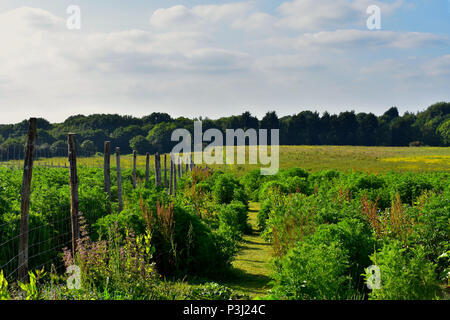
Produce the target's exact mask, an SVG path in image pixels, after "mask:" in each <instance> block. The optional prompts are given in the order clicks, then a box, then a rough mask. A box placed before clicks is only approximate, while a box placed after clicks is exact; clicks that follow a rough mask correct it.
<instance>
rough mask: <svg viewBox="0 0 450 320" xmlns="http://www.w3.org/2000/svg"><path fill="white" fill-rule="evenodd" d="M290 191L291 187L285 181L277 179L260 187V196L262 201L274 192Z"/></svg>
mask: <svg viewBox="0 0 450 320" xmlns="http://www.w3.org/2000/svg"><path fill="white" fill-rule="evenodd" d="M288 191H289V189H288V187H287V186H286V185H285V184H284V183H282V182H280V181H277V180H274V181H268V182H266V183H264V184H263V185H262V187H261V188H260V190H259V195H258V198H259V200H260V201H262V200H264V199H267V197H268V196H270V195H271V194H273V193H288Z"/></svg>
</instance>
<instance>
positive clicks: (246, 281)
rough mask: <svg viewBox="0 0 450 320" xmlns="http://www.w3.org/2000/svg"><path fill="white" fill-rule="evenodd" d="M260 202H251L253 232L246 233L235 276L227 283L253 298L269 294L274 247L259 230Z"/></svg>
mask: <svg viewBox="0 0 450 320" xmlns="http://www.w3.org/2000/svg"><path fill="white" fill-rule="evenodd" d="M259 209H260V204H259V203H252V202H251V203H250V207H249V223H250V224H251V226H252V234H251V235H245V236H244V237H243V239H244V241H243V242H242V244H241V248H240V251H239V253H238V255H237V256H236V259H235V260H234V262H233V267H234V268H235V270H234V271H235V275H236V276H235V277H234V278H233V279H231V280H229V281H227V283H224V284H225V285H227V286H228V287H231V288H233V289H235V290H238V291H241V292H243V293H245V294H248V295H249V296H250V297H251V298H254V297H257V296H259V297H262V296H264V295H266V294H267V290H268V289H269V287H268V282H269V280H270V279H269V274H270V260H271V258H272V247H271V246H270V244H269V243H267V242H265V241H264V240H263V239H262V238H261V237H260V233H259V231H258V226H257V215H258V211H259Z"/></svg>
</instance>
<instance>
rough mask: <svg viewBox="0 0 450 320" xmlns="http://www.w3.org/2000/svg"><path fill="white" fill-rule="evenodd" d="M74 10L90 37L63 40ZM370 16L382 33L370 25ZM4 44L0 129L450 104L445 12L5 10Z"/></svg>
mask: <svg viewBox="0 0 450 320" xmlns="http://www.w3.org/2000/svg"><path fill="white" fill-rule="evenodd" d="M69 5H78V6H79V7H80V9H81V30H68V29H67V27H66V20H67V18H68V14H67V13H66V9H67V7H68V6H69ZM369 5H377V6H378V7H380V9H381V30H368V28H367V26H366V21H367V18H368V17H369V15H368V14H367V13H366V9H367V7H368V6H369ZM0 39H2V41H3V44H2V46H1V48H2V50H1V51H0V111H1V114H2V117H1V118H0V123H12V122H17V121H20V120H22V119H25V118H28V117H30V116H39V117H45V118H47V119H49V120H50V121H54V122H58V121H62V120H64V119H65V118H66V117H67V116H69V115H72V114H78V113H83V114H92V113H119V114H132V115H135V116H142V115H146V114H149V113H151V112H155V111H163V112H168V113H170V114H171V115H173V116H181V115H183V116H188V117H196V116H203V117H205V116H208V117H211V118H217V117H220V116H227V115H231V114H239V113H242V112H243V111H245V110H249V111H250V112H252V113H253V114H255V115H257V116H259V117H261V116H262V115H264V113H265V112H266V111H269V110H276V111H277V113H278V114H279V115H280V116H283V115H288V114H294V113H298V112H300V111H302V110H306V109H308V110H317V111H319V112H323V111H325V110H328V111H330V112H333V113H338V112H340V111H344V110H355V111H357V112H373V113H375V114H380V113H382V112H384V111H385V110H387V109H388V108H389V107H391V106H393V105H395V106H397V107H398V108H399V109H400V111H403V112H404V111H413V112H416V111H419V110H423V109H424V108H426V107H427V106H428V105H430V104H432V103H434V102H437V101H449V100H450V97H449V96H450V94H449V93H450V85H449V83H450V1H448V0H415V1H407V0H391V1H380V0H375V1H373V0H285V1H273V0H272V1H269V0H249V1H236V0H235V1H231V0H230V1H206V0H203V1H183V0H178V1H172V0H164V1H162V0H152V1H145V0H130V1H121V0H113V1H111V0H109V1H106V0H96V1H88V0H85V1H75V0H69V1H65V0H47V1H40V0H33V1H23V0H21V1H19V0H2V2H1V3H0Z"/></svg>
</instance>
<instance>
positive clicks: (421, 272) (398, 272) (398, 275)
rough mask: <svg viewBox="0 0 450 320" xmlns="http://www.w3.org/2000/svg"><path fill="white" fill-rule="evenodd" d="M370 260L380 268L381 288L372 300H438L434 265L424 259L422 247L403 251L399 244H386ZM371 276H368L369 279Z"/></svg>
mask: <svg viewBox="0 0 450 320" xmlns="http://www.w3.org/2000/svg"><path fill="white" fill-rule="evenodd" d="M370 259H371V260H372V263H373V264H374V265H377V266H378V267H379V268H380V276H381V288H380V289H374V290H373V291H372V292H371V293H370V295H369V298H370V299H376V300H422V299H424V300H429V299H435V298H436V296H437V290H438V288H439V287H438V282H437V277H436V272H435V268H436V266H435V264H434V263H432V262H430V261H428V260H427V259H426V257H425V251H424V249H423V247H421V246H418V247H415V248H408V249H406V248H402V245H401V243H400V242H398V241H393V242H391V243H387V244H385V245H384V246H383V248H382V249H381V250H380V251H379V252H377V253H376V254H373V255H372V256H371V257H370ZM369 276H370V274H366V277H369Z"/></svg>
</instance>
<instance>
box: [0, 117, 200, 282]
mask: <svg viewBox="0 0 450 320" xmlns="http://www.w3.org/2000/svg"><path fill="white" fill-rule="evenodd" d="M30 121H31V120H30ZM23 134H24V135H26V134H27V133H26V132H24V133H23ZM42 144H43V143H42V142H41V141H39V137H37V138H36V141H35V144H34V145H35V148H34V152H33V166H32V168H33V169H32V180H31V185H30V195H29V196H30V201H29V202H30V203H29V213H27V215H28V216H27V229H28V231H27V232H26V234H24V233H22V232H21V230H22V229H21V226H22V225H21V223H23V221H24V220H23V218H24V210H23V209H22V207H21V200H22V199H21V190H22V192H23V183H25V178H24V176H25V175H24V163H25V158H26V156H27V155H26V148H25V150H24V148H23V147H22V150H21V149H20V148H19V147H17V146H16V145H12V146H10V147H3V148H2V149H1V150H0V270H3V271H4V274H5V277H6V278H7V279H8V280H10V281H13V280H17V279H18V278H20V275H19V274H20V270H19V269H20V266H19V265H20V257H19V256H20V252H21V251H20V241H21V239H22V241H26V243H27V248H28V249H27V258H26V260H27V270H35V269H40V268H42V267H44V268H45V270H47V271H49V270H55V271H56V272H58V273H60V272H64V270H65V265H64V260H63V249H64V248H72V249H73V243H74V242H73V241H74V231H73V228H72V223H73V220H72V218H73V217H72V215H73V210H72V209H73V207H72V206H71V204H72V197H73V193H72V188H70V183H69V182H70V180H71V179H70V178H69V172H70V170H72V169H71V165H70V163H69V147H68V146H67V145H66V146H63V145H61V146H57V147H53V148H48V147H47V146H45V147H41V146H42ZM110 150H115V149H113V148H110ZM76 153H77V156H76V163H77V167H78V168H80V169H81V168H89V169H91V170H85V171H82V172H81V175H82V176H83V177H82V178H83V179H86V180H88V179H89V178H90V176H96V182H95V183H96V185H95V186H94V187H93V188H95V187H97V189H98V188H101V189H102V192H103V187H104V186H105V185H106V181H103V179H97V178H98V176H101V177H103V171H106V166H105V158H104V155H103V154H99V153H96V152H92V151H88V150H82V149H81V148H77V150H76ZM161 158H162V157H161V156H160V155H149V154H146V155H138V154H132V155H124V156H121V157H120V168H121V170H127V169H132V170H133V173H132V176H131V178H132V180H133V181H132V183H133V187H136V168H141V169H144V168H145V169H146V182H148V180H149V175H150V171H151V172H152V173H153V174H154V183H155V184H156V185H160V186H164V187H166V188H167V189H168V192H169V193H170V194H176V176H177V175H178V177H179V178H180V177H181V176H182V175H183V172H185V171H188V170H189V171H191V170H192V169H193V167H194V165H193V163H192V158H191V159H187V158H185V159H184V160H181V159H177V160H175V159H174V158H173V159H172V160H171V156H166V157H164V158H163V159H164V160H166V161H167V160H168V162H166V161H164V162H162V161H161ZM116 159H117V157H115V156H111V157H110V163H109V166H108V172H109V179H111V178H112V180H114V179H117V180H119V177H121V175H122V174H123V171H121V170H117V160H116ZM155 168H156V170H155ZM78 172H79V173H80V171H78ZM117 172H122V173H121V174H120V175H117ZM97 175H98V176H97ZM106 176H107V175H105V180H106ZM91 180H93V179H91ZM168 180H170V183H169V182H168ZM115 182H116V183H117V184H118V186H117V188H118V189H121V188H122V187H121V184H119V183H118V181H115ZM109 183H111V181H109ZM169 185H170V189H169ZM71 187H72V186H71ZM76 188H77V189H78V184H77V185H76ZM89 188H91V186H88V185H83V184H82V185H81V186H80V189H82V190H80V193H81V195H82V196H81V197H80V199H79V204H77V207H78V205H79V207H80V210H79V211H80V212H82V215H83V217H84V218H85V220H86V221H87V222H88V225H87V228H88V230H89V229H91V228H92V224H93V223H95V222H96V221H97V220H98V219H99V218H101V217H102V216H104V215H106V214H108V213H110V210H111V207H112V203H113V202H120V201H122V199H121V197H120V199H119V198H118V197H117V196H116V195H108V196H107V195H106V193H107V192H110V191H107V190H106V188H105V191H104V192H103V194H102V196H101V197H99V198H92V197H90V196H89V195H86V194H87V193H88V191H89V190H85V189H89ZM121 192H122V190H120V193H121ZM77 193H78V190H77ZM77 201H78V195H77ZM22 205H23V203H22ZM118 208H123V204H122V205H121V204H120V203H118ZM119 211H120V209H119ZM76 215H77V218H76V219H78V212H77V213H76ZM25 235H27V239H26V237H25V238H24V236H25ZM23 239H25V240H23Z"/></svg>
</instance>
